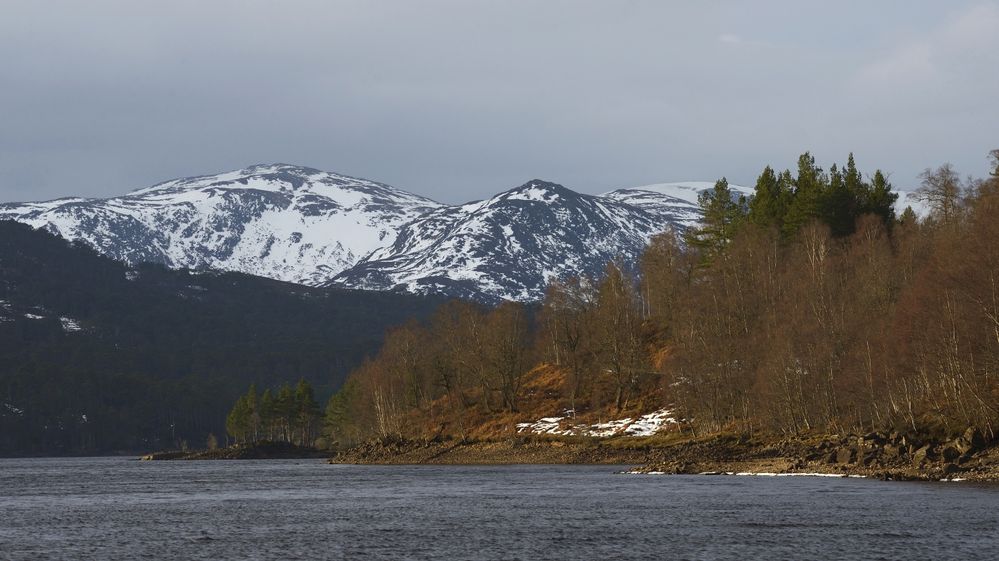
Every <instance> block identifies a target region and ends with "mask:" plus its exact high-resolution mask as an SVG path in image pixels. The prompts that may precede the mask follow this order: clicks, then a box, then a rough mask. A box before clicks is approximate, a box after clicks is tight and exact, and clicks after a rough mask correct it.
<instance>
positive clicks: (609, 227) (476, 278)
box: [330, 179, 687, 300]
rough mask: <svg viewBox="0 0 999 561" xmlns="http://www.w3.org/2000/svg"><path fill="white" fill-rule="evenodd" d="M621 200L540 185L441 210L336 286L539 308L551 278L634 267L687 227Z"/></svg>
mask: <svg viewBox="0 0 999 561" xmlns="http://www.w3.org/2000/svg"><path fill="white" fill-rule="evenodd" d="M619 193H620V194H619V197H617V198H615V197H598V196H593V195H584V194H581V193H577V192H575V191H572V190H570V189H567V188H565V187H563V186H561V185H557V184H555V183H549V182H547V181H541V180H538V179H536V180H534V181H530V182H528V183H525V184H524V185H522V186H520V187H517V188H515V189H512V190H510V191H506V192H504V193H500V194H499V195H496V196H494V197H492V198H490V199H487V200H484V201H478V202H472V203H468V204H464V205H460V206H453V207H442V208H439V209H436V210H433V211H431V212H429V213H427V214H426V215H424V216H422V217H420V218H418V219H416V220H415V221H413V222H411V223H409V224H407V225H406V226H404V227H403V229H402V231H401V232H400V233H399V235H398V236H397V237H396V239H395V242H394V243H392V244H391V245H388V246H386V247H385V248H382V249H380V250H378V251H376V252H374V253H373V254H372V255H371V256H370V257H369V258H368V259H366V260H364V261H363V262H361V263H359V264H358V265H356V266H355V267H352V268H350V269H348V270H346V271H344V272H343V273H341V274H340V275H338V276H337V277H336V278H334V279H333V281H332V282H331V283H330V284H335V285H341V286H346V287H351V288H365V289H374V290H405V291H408V292H416V293H445V294H450V295H458V296H466V297H475V298H479V299H486V300H499V299H512V300H535V299H539V298H541V297H542V296H543V295H544V289H545V286H546V285H547V283H548V282H549V281H550V280H552V279H556V278H564V277H566V276H571V275H580V274H589V275H593V274H597V273H599V272H600V271H601V270H602V269H603V268H604V267H605V266H606V264H607V263H608V262H609V261H611V260H612V259H615V258H618V257H620V258H622V259H623V260H624V261H625V262H633V261H634V260H635V259H636V258H637V257H638V255H639V254H640V253H641V252H642V250H643V249H644V247H645V245H646V243H647V242H648V239H649V238H650V237H651V236H652V235H654V234H656V233H659V232H661V231H663V230H665V229H666V228H667V227H669V226H671V225H675V226H679V227H681V228H682V227H683V224H682V222H683V221H685V220H686V219H687V215H686V214H683V215H682V217H681V219H680V220H677V219H675V217H674V215H673V213H672V210H671V209H666V207H664V206H663V205H659V206H657V205H651V204H650V205H648V207H649V208H647V209H646V208H641V207H639V206H636V205H633V204H629V203H628V202H625V200H626V199H627V198H628V194H627V193H624V192H623V191H622V192H619ZM660 196H661V197H666V196H665V195H660ZM618 199H621V200H618Z"/></svg>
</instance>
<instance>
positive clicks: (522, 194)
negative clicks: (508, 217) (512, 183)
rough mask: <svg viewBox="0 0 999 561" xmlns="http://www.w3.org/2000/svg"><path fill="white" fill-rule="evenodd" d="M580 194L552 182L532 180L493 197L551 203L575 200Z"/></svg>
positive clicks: (495, 198) (496, 198) (505, 199)
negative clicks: (561, 199) (560, 200)
mask: <svg viewBox="0 0 999 561" xmlns="http://www.w3.org/2000/svg"><path fill="white" fill-rule="evenodd" d="M579 196H580V194H579V193H577V192H575V191H573V190H572V189H569V188H567V187H564V186H562V185H559V184H558V183H553V182H551V181H545V180H543V179H532V180H530V181H528V182H527V183H524V184H523V185H521V186H519V187H514V188H513V189H510V190H509V191H504V192H502V193H500V194H499V195H496V196H495V197H493V199H494V200H502V201H537V202H545V203H550V202H553V201H556V200H558V199H560V198H575V197H579Z"/></svg>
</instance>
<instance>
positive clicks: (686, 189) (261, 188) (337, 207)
mask: <svg viewBox="0 0 999 561" xmlns="http://www.w3.org/2000/svg"><path fill="white" fill-rule="evenodd" d="M713 186H714V183H710V182H684V183H659V184H655V185H645V186H641V187H633V188H627V189H616V190H614V191H610V192H608V193H604V194H603V195H599V196H595V195H585V194H581V193H577V192H575V191H572V190H571V189H567V188H566V187H563V186H561V185H557V184H554V183H549V182H546V181H541V180H534V181H530V182H528V183H526V184H524V185H522V186H520V187H517V188H515V189H511V190H509V191H506V192H504V193H500V194H499V195H496V196H494V197H492V198H489V199H486V200H483V201H476V202H471V203H467V204H463V205H454V206H450V205H442V204H439V203H436V202H434V201H431V200H429V199H425V198H423V197H419V196H417V195H413V194H411V193H407V192H405V191H402V190H399V189H396V188H394V187H390V186H388V185H385V184H382V183H376V182H374V181H368V180H366V179H357V178H353V177H347V176H344V175H338V174H335V173H329V172H324V171H319V170H315V169H311V168H305V167H299V166H290V165H284V164H270V165H256V166H251V167H249V168H246V169H242V170H237V171H232V172H227V173H222V174H218V175H209V176H201V177H192V178H186V179H177V180H173V181H168V182H166V183H161V184H159V185H155V186H153V187H148V188H146V189H140V190H138V191H134V192H132V193H129V194H127V195H124V196H121V197H114V198H109V199H78V198H77V199H60V200H55V201H49V202H42V203H20V204H0V220H3V219H10V220H17V221H20V222H25V223H27V224H30V225H32V226H34V227H36V228H44V229H46V230H49V231H51V232H53V233H55V234H58V235H61V236H63V237H64V238H67V239H71V240H78V241H82V242H84V243H86V244H87V245H90V246H92V247H93V248H95V249H96V250H98V251H99V252H101V253H103V254H105V255H108V256H110V257H113V258H115V259H118V260H121V261H125V262H127V263H133V264H134V263H138V262H154V263H162V264H165V265H167V266H169V267H174V268H191V269H201V270H206V269H207V270H225V271H238V272H244V273H249V274H252V275H257V276H262V277H269V278H273V279H278V280H283V281H290V282H296V283H301V284H306V285H311V286H342V287H346V288H361V289H372V290H397V291H407V292H415V293H436V294H445V295H450V296H461V297H468V298H474V299H479V300H486V301H496V300H499V299H514V300H534V299H538V298H540V297H541V296H542V295H543V293H544V289H545V286H546V285H547V283H548V282H549V281H550V280H552V279H554V278H564V277H567V276H574V275H582V274H586V275H594V274H598V273H599V272H600V271H601V270H602V269H603V268H604V267H605V266H606V264H607V262H609V261H611V260H612V259H615V258H621V259H622V260H623V261H624V262H626V263H627V262H634V261H635V259H636V258H637V257H638V255H639V254H640V253H641V252H642V250H643V248H644V247H645V245H646V243H647V242H648V240H649V238H650V237H651V236H653V235H655V234H657V233H659V232H662V231H664V230H666V229H667V228H673V229H675V230H677V231H681V232H682V231H683V230H685V229H687V228H689V227H690V226H693V225H695V224H696V223H697V222H698V220H699V219H700V215H701V213H700V210H699V208H698V206H697V197H698V195H699V194H700V193H701V192H703V191H706V190H708V189H711V188H712V187H713ZM729 187H730V188H731V189H732V190H733V191H734V192H735V193H738V194H745V195H747V196H750V195H752V193H753V190H752V188H749V187H742V186H739V185H730V186H729ZM903 200H904V199H903V198H901V197H900V205H901V204H902V201H903ZM908 202H911V201H908ZM901 208H904V206H903V207H901ZM901 208H900V209H899V210H900V211H901Z"/></svg>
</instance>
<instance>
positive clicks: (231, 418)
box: [225, 395, 250, 442]
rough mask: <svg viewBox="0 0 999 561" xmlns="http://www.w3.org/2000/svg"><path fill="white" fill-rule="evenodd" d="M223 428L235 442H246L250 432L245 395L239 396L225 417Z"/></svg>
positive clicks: (248, 412)
mask: <svg viewBox="0 0 999 561" xmlns="http://www.w3.org/2000/svg"><path fill="white" fill-rule="evenodd" d="M225 430H226V432H227V433H229V436H231V437H233V438H234V439H235V440H236V442H246V441H247V438H248V435H249V432H250V408H249V406H248V404H247V402H246V396H245V395H243V396H240V397H239V399H237V400H236V403H235V404H234V405H233V406H232V409H231V410H229V415H227V416H226V419H225Z"/></svg>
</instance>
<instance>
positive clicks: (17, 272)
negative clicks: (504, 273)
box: [0, 221, 440, 455]
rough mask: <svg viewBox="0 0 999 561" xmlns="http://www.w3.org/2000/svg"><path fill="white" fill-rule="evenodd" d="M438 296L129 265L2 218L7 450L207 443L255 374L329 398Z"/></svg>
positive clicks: (0, 343)
mask: <svg viewBox="0 0 999 561" xmlns="http://www.w3.org/2000/svg"><path fill="white" fill-rule="evenodd" d="M439 303H440V300H437V299H433V298H424V297H418V296H412V295H405V294H388V293H372V292H364V291H352V290H343V289H323V288H308V287H303V286H300V285H294V284H288V283H283V282H278V281H273V280H269V279H262V278H257V277H251V276H247V275H243V274H235V273H216V272H212V273H200V274H199V273H191V272H189V271H175V270H168V269H166V268H164V267H161V266H156V265H141V266H136V267H130V266H128V265H125V264H123V263H120V262H117V261H114V260H111V259H108V258H106V257H102V256H99V255H97V254H96V253H95V252H94V251H92V250H91V249H89V248H88V247H86V246H84V245H82V244H81V245H77V246H72V245H70V244H69V243H68V242H66V241H64V240H62V239H60V238H57V237H55V236H52V235H50V234H48V233H46V232H42V231H36V230H32V229H31V228H29V227H28V226H25V225H22V224H17V223H14V222H9V221H7V222H4V221H0V455H11V454H58V453H97V452H112V451H115V450H129V451H137V450H149V449H154V448H163V447H170V446H174V445H176V443H177V441H179V440H181V439H185V440H188V441H189V442H191V444H192V446H201V445H203V443H204V439H205V438H206V436H207V434H208V433H209V432H214V433H215V434H216V435H218V436H219V437H220V438H221V437H222V436H223V435H224V430H223V420H224V416H225V413H226V411H227V410H228V408H229V407H230V406H231V405H232V402H233V400H234V399H235V397H236V395H238V394H240V393H243V392H245V391H246V387H247V385H248V384H250V383H257V384H258V385H259V386H260V387H261V388H263V387H269V386H273V385H276V384H278V383H282V382H294V381H296V380H297V379H298V378H300V377H304V378H306V379H308V380H310V381H311V382H312V383H313V384H314V385H316V386H317V390H318V393H319V397H320V398H323V397H324V396H325V395H329V393H331V392H332V391H333V390H334V389H335V388H337V387H339V385H340V384H341V383H342V381H343V379H344V377H345V376H346V374H347V373H348V372H349V371H350V370H352V369H353V368H354V367H356V366H357V365H359V364H360V362H361V361H362V360H363V359H364V357H365V356H366V355H368V354H371V353H373V352H374V351H375V350H377V349H378V348H379V346H380V344H381V341H382V336H383V334H384V332H385V330H386V329H387V328H388V327H390V326H393V325H398V324H400V323H404V322H406V321H407V320H409V319H410V318H423V317H426V316H427V315H429V313H430V312H431V311H432V310H433V309H435V308H436V306H437V305H439Z"/></svg>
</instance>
